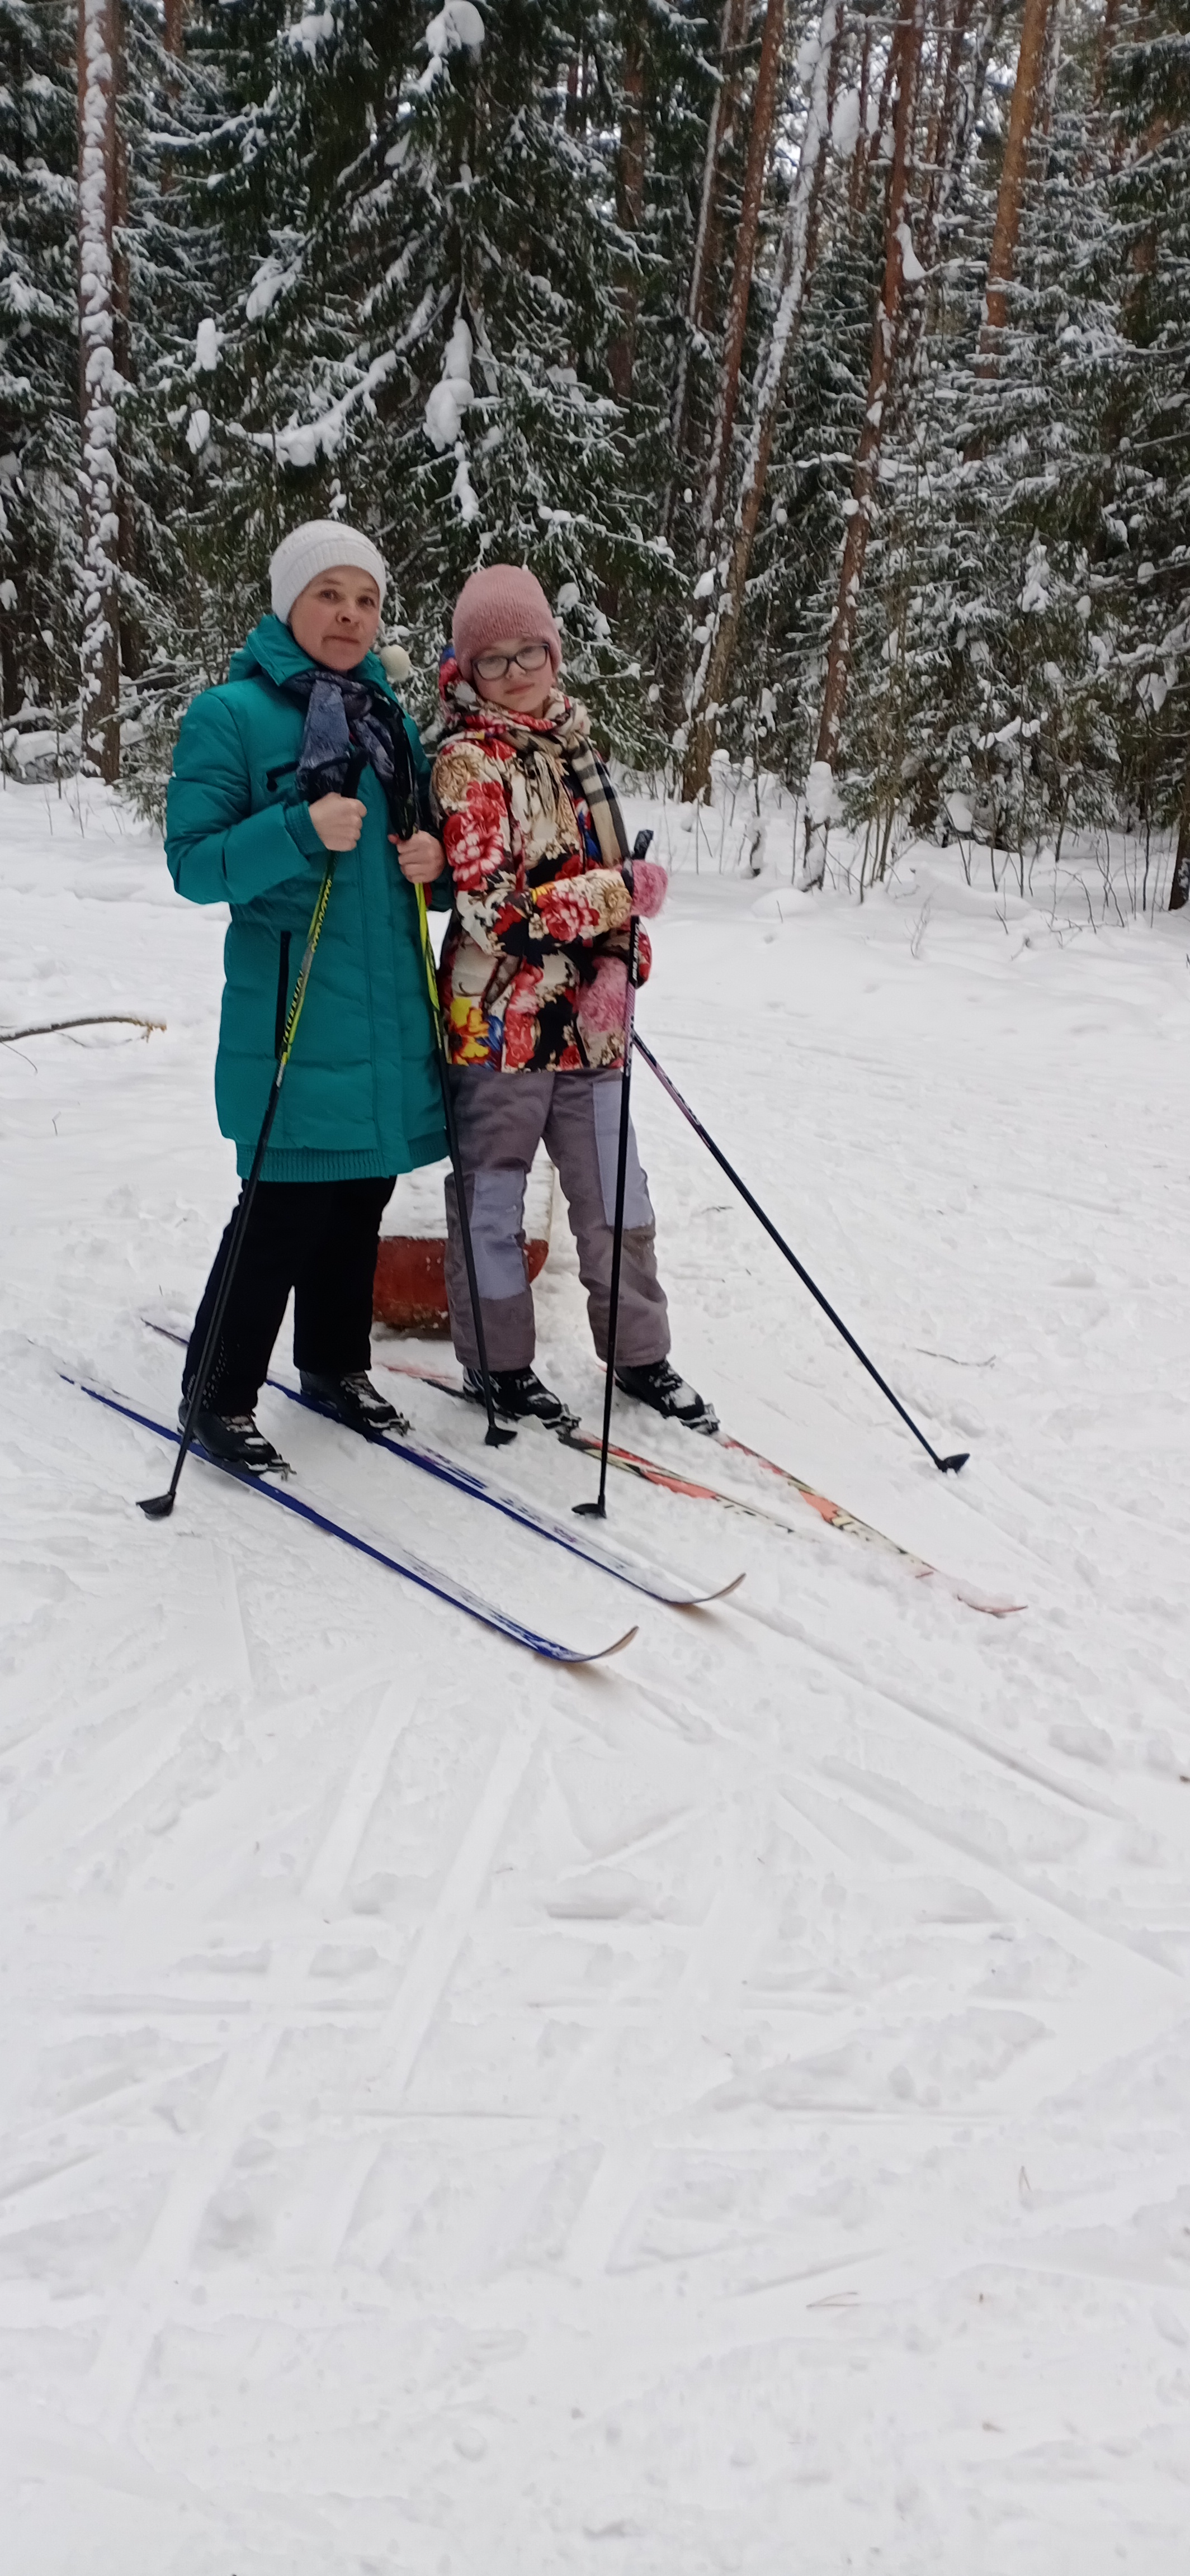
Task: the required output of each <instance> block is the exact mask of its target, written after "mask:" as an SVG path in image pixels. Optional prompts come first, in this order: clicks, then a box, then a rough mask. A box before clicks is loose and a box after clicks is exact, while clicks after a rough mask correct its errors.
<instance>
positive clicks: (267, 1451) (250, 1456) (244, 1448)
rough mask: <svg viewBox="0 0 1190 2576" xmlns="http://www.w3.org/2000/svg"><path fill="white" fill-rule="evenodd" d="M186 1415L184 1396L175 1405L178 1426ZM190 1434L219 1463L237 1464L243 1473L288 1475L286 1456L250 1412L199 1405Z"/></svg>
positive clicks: (290, 1470)
mask: <svg viewBox="0 0 1190 2576" xmlns="http://www.w3.org/2000/svg"><path fill="white" fill-rule="evenodd" d="M185 1418H186V1398H185V1396H183V1398H182V1401H181V1404H180V1405H179V1407H178V1428H179V1430H180V1429H181V1426H182V1424H183V1422H184V1421H185ZM194 1437H195V1439H196V1441H197V1442H198V1445H199V1447H200V1449H205V1450H206V1452H207V1455H208V1457H209V1458H217V1459H218V1461H219V1464H220V1466H221V1467H238V1468H239V1470H240V1473H241V1474H242V1475H245V1476H276V1475H281V1476H289V1475H291V1474H292V1472H293V1470H292V1468H291V1467H290V1465H289V1462H288V1459H285V1458H283V1457H282V1455H281V1452H280V1450H279V1449H274V1447H273V1444H272V1441H271V1440H266V1438H265V1435H264V1433H263V1431H262V1430H261V1428H260V1424H259V1423H258V1421H257V1420H256V1416H255V1414H252V1413H213V1412H210V1411H209V1410H208V1408H207V1407H206V1406H205V1405H203V1406H201V1407H200V1409H199V1411H198V1412H197V1413H196V1415H195V1417H194Z"/></svg>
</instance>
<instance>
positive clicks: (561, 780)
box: [442, 656, 629, 868]
mask: <svg viewBox="0 0 1190 2576" xmlns="http://www.w3.org/2000/svg"><path fill="white" fill-rule="evenodd" d="M442 695H443V698H444V700H445V702H446V705H447V707H448V708H449V710H450V713H451V714H452V715H453V716H454V718H455V719H456V722H458V723H460V724H461V727H462V730H463V731H464V732H465V733H476V732H489V731H491V732H498V733H499V734H500V735H501V736H502V737H503V739H504V741H505V742H510V743H511V744H512V747H513V750H514V751H515V752H516V755H517V758H518V760H519V761H520V762H521V764H522V767H523V769H524V771H525V776H526V780H527V783H528V787H529V793H530V795H531V797H532V798H533V801H534V802H535V804H536V805H537V806H538V808H539V810H540V811H541V813H542V814H544V815H545V816H546V817H548V818H549V819H550V820H551V821H552V822H553V823H554V825H555V827H556V830H557V835H558V838H559V840H560V841H561V842H563V843H565V842H566V841H567V840H569V839H570V838H571V827H570V826H569V822H568V818H567V817H566V816H564V814H563V810H562V805H561V802H560V800H561V798H562V797H564V796H565V795H566V779H565V771H566V770H567V769H569V771H570V774H571V776H572V778H573V780H574V783H575V785H576V787H577V788H578V790H579V793H580V795H581V796H583V797H584V798H585V800H586V803H587V806H588V809H589V811H590V816H591V821H592V823H593V825H594V827H595V834H596V838H597V839H598V842H599V848H600V854H601V856H602V859H603V864H604V866H605V867H608V868H618V867H619V866H620V864H621V862H622V861H623V860H624V859H626V858H627V856H628V848H629V844H628V834H627V832H626V830H625V828H624V817H623V815H622V813H621V812H620V803H619V798H618V797H617V795H616V791H615V788H614V787H613V786H612V783H611V780H610V778H609V777H608V774H607V771H606V769H605V768H604V765H603V762H602V761H601V760H600V758H599V754H598V752H597V751H596V750H595V748H594V745H593V744H592V741H591V720H590V717H589V716H588V714H587V710H586V708H585V707H582V706H579V705H578V704H577V703H576V702H575V700H574V699H572V698H568V697H567V696H566V695H565V694H564V692H563V691H562V690H561V689H558V690H556V691H555V693H554V695H553V697H552V698H551V699H550V701H549V704H548V706H547V707H546V710H545V713H544V715H540V716H514V715H511V714H510V713H509V710H508V708H507V707H497V706H493V705H492V703H491V701H490V699H488V698H480V697H477V695H476V692H475V690H474V689H473V688H471V687H470V686H469V685H468V683H467V682H466V681H465V680H461V679H459V678H458V677H457V676H456V675H455V673H454V664H453V656H448V657H447V659H446V660H445V661H444V667H443V673H442Z"/></svg>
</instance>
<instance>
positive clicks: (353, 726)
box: [285, 663, 418, 840]
mask: <svg viewBox="0 0 1190 2576" xmlns="http://www.w3.org/2000/svg"><path fill="white" fill-rule="evenodd" d="M285 687H286V689H287V691H288V693H289V695H290V697H294V698H298V699H300V700H301V701H302V703H303V704H304V706H305V709H306V727H305V731H304V733H303V735H302V748H301V752H300V754H299V758H298V766H297V792H298V795H299V796H300V797H301V798H302V800H303V801H304V802H305V803H307V804H312V803H313V802H314V801H315V799H316V798H317V797H319V796H332V795H333V796H341V795H342V793H343V790H344V787H345V785H346V783H347V779H348V776H349V773H350V770H351V765H352V760H353V758H358V757H359V755H360V754H361V753H362V755H363V758H364V760H366V761H370V763H371V765H372V768H373V769H374V770H375V772H376V775H377V777H378V779H379V780H380V783H381V786H382V787H383V789H384V792H385V796H386V797H387V800H388V808H389V813H390V814H391V816H392V821H393V828H394V830H395V831H397V832H399V834H400V836H401V838H402V840H408V839H409V837H410V834H411V833H413V832H415V831H416V830H417V823H418V813H417V783H416V780H415V778H414V774H413V762H412V759H411V757H410V752H409V738H408V735H407V734H406V731H405V724H404V719H403V717H402V714H401V710H400V708H399V707H398V706H394V705H393V704H392V702H391V700H390V699H388V698H386V697H384V696H383V695H382V694H381V692H380V690H379V689H374V688H373V687H372V686H371V683H370V682H369V681H367V680H359V679H357V678H356V676H355V673H354V672H353V671H347V672H340V671H328V670H326V669H325V668H324V667H323V665H322V664H321V663H320V664H319V665H318V666H317V668H316V669H314V670H311V671H298V672H296V673H295V674H294V677H293V678H292V679H290V680H287V681H286V682H285Z"/></svg>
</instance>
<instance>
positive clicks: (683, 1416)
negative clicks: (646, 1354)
mask: <svg viewBox="0 0 1190 2576" xmlns="http://www.w3.org/2000/svg"><path fill="white" fill-rule="evenodd" d="M616 1385H617V1386H618V1387H619V1388H620V1391H621V1393H622V1394H623V1395H632V1396H635V1398H636V1401H637V1403H638V1404H650V1405H651V1406H652V1408H653V1411H654V1413H662V1414H664V1415H665V1416H666V1418H667V1419H668V1420H669V1421H671V1422H681V1423H683V1424H684V1425H685V1428H686V1429H687V1431H705V1432H706V1434H707V1436H708V1438H710V1437H711V1436H712V1435H713V1433H715V1432H716V1431H717V1430H718V1428H719V1416H718V1414H717V1413H716V1411H715V1408H714V1406H713V1404H708V1403H707V1400H706V1397H705V1395H700V1394H699V1393H698V1390H697V1388H696V1387H693V1386H687V1384H686V1380H685V1378H682V1377H679V1376H678V1372H677V1370H676V1369H675V1368H671V1367H670V1364H669V1361H668V1360H650V1361H649V1363H648V1366H647V1367H645V1368H618V1369H617V1370H616Z"/></svg>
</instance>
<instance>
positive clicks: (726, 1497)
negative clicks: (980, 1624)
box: [380, 1360, 1025, 1619]
mask: <svg viewBox="0 0 1190 2576" xmlns="http://www.w3.org/2000/svg"><path fill="white" fill-rule="evenodd" d="M380 1366H381V1367H382V1368H388V1369H391V1370H392V1372H393V1374H394V1375H396V1376H404V1377H411V1378H415V1379H420V1380H421V1382H422V1384H423V1385H425V1386H432V1387H434V1388H436V1390H437V1392H438V1393H439V1394H440V1395H450V1396H454V1397H456V1398H458V1399H463V1400H466V1390H465V1388H464V1387H463V1386H462V1385H461V1384H460V1383H459V1381H458V1379H456V1378H449V1377H445V1376H443V1374H442V1373H441V1371H440V1370H437V1369H429V1368H426V1367H424V1366H417V1365H414V1364H412V1363H410V1362H407V1361H401V1360H382V1361H381V1362H380ZM547 1428H553V1429H556V1432H557V1436H558V1438H559V1439H560V1440H561V1441H562V1442H563V1444H564V1445H565V1446H566V1447H567V1448H569V1449H577V1450H579V1451H581V1452H582V1454H583V1455H584V1456H586V1457H595V1458H597V1457H598V1456H599V1453H600V1446H601V1444H600V1442H599V1440H598V1439H597V1438H595V1436H594V1435H593V1434H592V1433H591V1432H589V1431H584V1430H583V1428H582V1426H581V1424H578V1423H574V1422H571V1421H569V1420H567V1421H563V1422H561V1423H560V1424H557V1425H547ZM712 1436H713V1438H714V1440H715V1442H716V1445H717V1446H718V1447H719V1448H721V1449H724V1450H726V1451H727V1452H728V1454H729V1455H734V1456H736V1457H740V1458H745V1459H747V1461H748V1463H749V1465H750V1466H753V1467H759V1468H760V1469H761V1470H762V1471H763V1472H764V1474H766V1475H768V1476H774V1477H776V1478H777V1479H778V1480H779V1481H780V1482H781V1483H782V1484H784V1485H786V1486H788V1488H789V1490H790V1492H791V1493H795V1494H798V1495H800V1497H801V1499H802V1501H803V1502H805V1503H807V1504H808V1505H809V1508H810V1510H811V1511H812V1512H813V1513H814V1515H815V1518H816V1519H818V1520H820V1521H823V1522H825V1524H826V1526H827V1528H828V1529H834V1530H840V1531H842V1532H843V1533H844V1534H845V1535H847V1536H849V1537H852V1538H857V1539H860V1540H862V1541H863V1543H864V1545H865V1546H867V1547H874V1548H877V1549H880V1550H883V1551H884V1552H885V1553H886V1554H887V1555H889V1556H891V1557H895V1558H897V1559H898V1560H899V1561H900V1563H901V1565H902V1566H903V1567H904V1570H905V1572H906V1573H907V1574H911V1575H913V1576H915V1577H916V1578H917V1580H918V1581H922V1580H924V1579H925V1578H926V1577H931V1578H933V1579H934V1580H935V1581H936V1582H937V1583H938V1585H939V1586H940V1588H941V1589H942V1590H943V1591H946V1592H951V1593H953V1594H954V1597H955V1599H956V1601H961V1602H963V1603H964V1604H965V1606H966V1607H967V1608H968V1609H969V1610H983V1611H986V1612H987V1613H988V1615H989V1616H990V1617H992V1618H995V1619H1003V1618H1007V1617H1008V1616H1009V1615H1010V1614H1011V1613H1012V1612H1014V1611H1017V1610H1021V1609H1023V1608H1024V1606H1025V1605H1024V1603H1023V1602H1020V1601H994V1600H988V1599H985V1598H983V1597H982V1596H981V1595H980V1594H979V1593H978V1592H977V1591H975V1590H973V1589H972V1587H971V1586H970V1585H969V1584H962V1583H958V1582H956V1581H955V1580H954V1578H953V1577H952V1576H950V1575H947V1574H940V1573H939V1570H938V1568H937V1566H936V1565H930V1564H928V1563H927V1561H926V1559H925V1558H924V1557H920V1556H917V1555H915V1553H914V1551H913V1549H912V1548H908V1547H902V1546H901V1544H900V1542H899V1540H897V1539H895V1538H888V1537H886V1535H885V1533H884V1531H883V1530H878V1529H873V1528H871V1527H870V1525H869V1523H868V1522H867V1521H862V1520H860V1519H859V1518H858V1517H857V1515H856V1514H855V1513H854V1512H849V1511H847V1510H845V1508H844V1507H843V1505H842V1504H841V1503H832V1502H831V1501H829V1500H828V1498H827V1496H826V1495H825V1494H820V1493H818V1492H816V1491H815V1488H814V1487H813V1486H812V1485H808V1484H807V1483H806V1482H805V1479H804V1478H803V1477H801V1476H796V1475H794V1473H793V1471H792V1469H791V1468H788V1467H779V1466H778V1465H777V1464H776V1461H775V1460H774V1459H772V1458H765V1457H763V1456H762V1455H761V1452H760V1451H759V1449H750V1448H749V1447H748V1445H747V1443H746V1442H745V1441H743V1440H736V1439H734V1438H733V1437H732V1435H731V1434H730V1433H729V1432H726V1431H724V1430H722V1429H717V1430H716V1431H715V1432H714V1434H713V1435H712ZM607 1454H608V1465H609V1466H611V1467H616V1468H619V1469H620V1470H622V1472H623V1473H624V1474H625V1475H628V1476H637V1477H639V1478H640V1479H641V1481H642V1483H644V1484H646V1485H655V1486H658V1487H659V1488H661V1490H662V1491H664V1492H665V1493H669V1494H679V1495H681V1496H683V1497H684V1498H685V1499H686V1500H687V1501H690V1502H700V1503H718V1504H719V1505H721V1507H722V1508H723V1510H725V1511H731V1512H742V1513H743V1514H744V1515H745V1517H746V1518H748V1519H750V1520H759V1521H767V1522H768V1524H769V1526H770V1527H771V1528H774V1529H790V1527H791V1524H790V1523H789V1522H788V1521H787V1520H784V1519H782V1518H781V1516H780V1515H779V1514H778V1513H776V1512H773V1511H769V1510H766V1508H765V1505H764V1504H763V1503H757V1502H752V1501H749V1500H747V1499H746V1497H745V1496H744V1495H742V1494H730V1493H725V1492H723V1491H722V1490H721V1489H720V1488H718V1487H716V1486H714V1485H706V1484H703V1483H702V1482H701V1481H700V1480H699V1479H698V1478H696V1477H692V1476H688V1475H685V1474H684V1473H683V1471H682V1469H681V1468H680V1467H672V1466H666V1465H665V1464H664V1463H663V1462H662V1461H661V1460H660V1459H658V1458H648V1457H645V1456H643V1455H642V1453H641V1452H640V1450H638V1449H628V1448H626V1447H625V1446H624V1444H623V1442H621V1441H617V1440H614V1441H612V1442H611V1444H610V1446H609V1449H608V1453H607Z"/></svg>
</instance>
